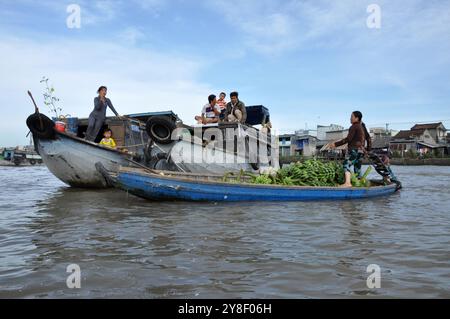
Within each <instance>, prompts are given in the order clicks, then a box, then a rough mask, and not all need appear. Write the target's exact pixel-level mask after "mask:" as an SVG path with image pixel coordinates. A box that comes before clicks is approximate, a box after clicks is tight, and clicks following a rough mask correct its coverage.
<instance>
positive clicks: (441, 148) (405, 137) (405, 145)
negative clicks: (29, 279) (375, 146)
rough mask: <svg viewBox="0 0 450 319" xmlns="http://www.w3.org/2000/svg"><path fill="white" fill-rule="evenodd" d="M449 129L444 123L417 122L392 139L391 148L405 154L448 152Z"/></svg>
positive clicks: (441, 153) (440, 153) (442, 153)
mask: <svg viewBox="0 0 450 319" xmlns="http://www.w3.org/2000/svg"><path fill="white" fill-rule="evenodd" d="M446 136H447V130H446V128H445V127H444V125H443V124H442V123H431V124H416V125H414V126H413V127H412V128H411V129H410V130H406V131H400V132H399V133H398V134H397V135H395V136H394V137H393V138H392V140H391V141H390V143H389V145H390V150H391V151H392V152H399V153H401V154H402V156H404V155H405V154H407V153H411V152H413V153H419V154H421V155H425V154H428V153H435V154H439V155H444V154H448V144H447V138H446Z"/></svg>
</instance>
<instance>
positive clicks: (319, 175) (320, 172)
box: [252, 160, 344, 186]
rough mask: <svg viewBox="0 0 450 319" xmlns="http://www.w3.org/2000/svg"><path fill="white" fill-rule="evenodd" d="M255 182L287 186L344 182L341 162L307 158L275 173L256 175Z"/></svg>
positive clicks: (334, 184) (324, 184) (326, 184)
mask: <svg viewBox="0 0 450 319" xmlns="http://www.w3.org/2000/svg"><path fill="white" fill-rule="evenodd" d="M252 182H253V183H255V184H278V185H287V186H337V185H339V184H342V183H343V182H344V169H343V168H342V164H340V163H336V162H326V163H324V162H322V161H319V160H307V161H304V162H297V163H295V164H292V165H290V166H287V167H285V168H282V169H280V170H279V171H278V172H277V173H276V175H275V174H274V175H265V174H262V175H258V176H255V177H253V178H252Z"/></svg>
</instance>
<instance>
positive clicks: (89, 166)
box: [27, 106, 278, 188]
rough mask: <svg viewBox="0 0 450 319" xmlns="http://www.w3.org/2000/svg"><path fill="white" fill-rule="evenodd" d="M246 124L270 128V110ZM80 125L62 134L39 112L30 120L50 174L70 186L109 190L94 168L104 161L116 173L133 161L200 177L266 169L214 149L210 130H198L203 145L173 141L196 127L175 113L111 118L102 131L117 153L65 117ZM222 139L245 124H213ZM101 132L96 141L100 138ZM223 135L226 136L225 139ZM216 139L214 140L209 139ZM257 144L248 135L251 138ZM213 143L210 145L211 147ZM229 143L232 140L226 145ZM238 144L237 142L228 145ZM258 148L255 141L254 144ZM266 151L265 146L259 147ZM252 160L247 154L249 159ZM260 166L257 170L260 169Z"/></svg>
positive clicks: (82, 123)
mask: <svg viewBox="0 0 450 319" xmlns="http://www.w3.org/2000/svg"><path fill="white" fill-rule="evenodd" d="M248 110H249V111H248V112H249V114H253V115H254V116H253V117H249V118H248V121H247V122H248V125H256V124H257V123H259V124H261V123H266V122H267V121H268V120H269V118H268V110H267V109H266V108H265V107H263V106H253V107H248ZM66 120H67V121H69V120H76V121H74V122H73V123H69V122H67V126H68V129H67V130H65V131H58V130H57V129H55V122H54V120H52V119H50V118H48V117H46V116H45V115H43V114H40V113H39V112H38V108H37V107H36V112H35V113H34V114H32V115H30V116H29V117H28V119H27V126H28V128H29V129H30V132H31V133H32V137H33V141H34V146H35V150H36V152H37V153H38V154H39V155H40V156H41V157H42V161H43V162H44V163H45V165H46V166H47V167H48V168H49V170H50V171H51V172H52V173H53V174H54V175H55V176H56V177H57V178H59V179H60V180H61V181H63V182H64V183H66V184H68V185H70V186H72V187H84V188H105V187H108V185H107V183H106V182H105V179H104V178H103V177H102V176H101V175H100V174H99V173H98V171H97V170H96V168H95V163H97V162H101V163H102V164H103V165H104V166H105V167H106V168H107V169H108V170H117V169H118V168H119V167H120V166H129V165H130V162H138V163H139V164H143V165H145V166H146V167H149V168H153V169H161V170H168V171H182V172H190V173H196V174H202V173H203V174H204V173H209V172H217V173H223V174H225V173H226V172H229V171H240V170H245V171H252V172H256V171H258V170H259V169H260V168H264V166H262V165H261V166H259V163H250V160H248V159H247V158H246V157H245V156H244V157H239V154H238V153H237V151H235V150H234V148H235V147H237V146H235V145H233V151H231V152H228V151H227V148H226V147H225V146H223V145H218V146H217V147H210V146H211V145H214V143H215V141H213V140H211V141H208V140H207V139H206V141H205V136H204V135H203V134H204V131H205V130H206V129H211V128H212V127H211V126H202V127H200V128H199V132H200V137H203V138H199V140H200V141H199V142H198V141H197V142H196V141H195V138H194V137H192V138H188V139H187V140H186V139H185V138H183V137H177V138H173V132H174V131H175V130H176V129H183V131H184V132H187V133H189V134H191V133H194V132H195V130H196V128H194V127H191V126H187V125H184V124H182V121H181V120H180V119H179V118H178V116H177V115H176V114H174V113H173V112H172V111H167V112H148V113H138V114H130V115H127V116H126V118H119V117H107V118H106V120H105V123H104V127H103V129H106V128H110V129H111V130H112V132H113V137H114V139H115V141H116V143H117V146H118V149H117V150H116V149H110V148H107V147H103V146H101V145H99V144H97V143H94V142H90V141H86V140H85V139H84V135H85V132H86V130H87V128H88V119H87V118H85V119H78V118H67V119H66ZM212 126H214V127H215V128H216V131H217V132H218V133H220V134H222V132H226V131H227V130H228V129H234V130H239V131H241V130H245V129H247V130H248V128H249V126H247V125H241V124H236V123H233V124H215V125H212ZM102 134H103V130H100V132H99V135H98V136H97V138H96V140H95V142H99V141H100V140H101V138H102ZM223 135H224V134H223ZM211 137H214V138H215V137H216V136H215V135H213V136H210V138H211ZM250 138H252V139H253V140H256V139H257V136H250V137H249V139H250ZM208 142H211V145H209V144H208ZM227 142H228V141H227ZM229 143H231V144H234V143H235V141H234V137H233V138H232V139H231V141H229ZM255 145H257V144H256V142H255ZM261 145H262V144H259V147H263V149H265V147H267V148H268V146H270V144H268V145H267V146H265V147H264V146H261ZM266 151H270V154H271V155H270V158H271V161H270V166H272V167H275V168H276V167H278V158H277V156H276V152H272V151H271V150H270V149H269V148H268V149H267V150H266ZM246 155H248V154H246ZM209 158H219V159H220V158H222V159H225V158H231V159H232V160H231V161H230V162H224V161H220V160H219V161H208V160H207V159H209ZM256 164H258V165H256Z"/></svg>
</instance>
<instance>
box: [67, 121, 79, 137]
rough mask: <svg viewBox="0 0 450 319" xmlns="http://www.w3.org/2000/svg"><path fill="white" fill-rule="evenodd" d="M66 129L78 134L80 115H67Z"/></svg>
mask: <svg viewBox="0 0 450 319" xmlns="http://www.w3.org/2000/svg"><path fill="white" fill-rule="evenodd" d="M66 121H67V122H66V131H67V132H70V133H73V134H77V133H78V117H67V118H66Z"/></svg>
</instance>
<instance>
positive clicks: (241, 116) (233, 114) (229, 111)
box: [225, 92, 247, 124]
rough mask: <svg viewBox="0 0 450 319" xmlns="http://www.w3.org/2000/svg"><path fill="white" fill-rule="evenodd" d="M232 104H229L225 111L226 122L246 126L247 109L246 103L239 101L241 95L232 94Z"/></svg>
mask: <svg viewBox="0 0 450 319" xmlns="http://www.w3.org/2000/svg"><path fill="white" fill-rule="evenodd" d="M230 99H231V102H229V103H228V104H227V108H226V111H225V122H231V123H233V122H234V123H235V122H239V123H241V124H245V121H246V120H247V109H246V108H245V104H244V102H242V101H240V100H239V93H238V92H232V93H231V94H230Z"/></svg>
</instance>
